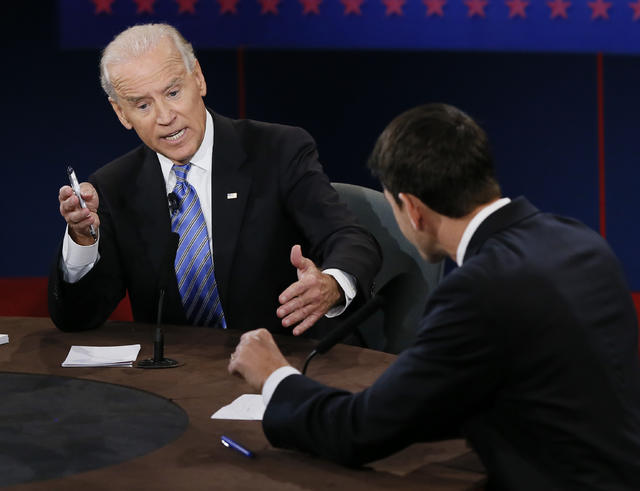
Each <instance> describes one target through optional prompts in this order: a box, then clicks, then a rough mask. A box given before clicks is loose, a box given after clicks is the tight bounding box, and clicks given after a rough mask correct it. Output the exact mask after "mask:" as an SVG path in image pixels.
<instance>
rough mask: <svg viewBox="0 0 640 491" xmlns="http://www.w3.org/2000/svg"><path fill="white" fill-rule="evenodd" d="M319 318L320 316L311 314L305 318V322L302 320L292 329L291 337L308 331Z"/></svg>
mask: <svg viewBox="0 0 640 491" xmlns="http://www.w3.org/2000/svg"><path fill="white" fill-rule="evenodd" d="M320 317H322V314H311V315H309V316H307V318H306V319H305V320H303V321H302V322H301V323H300V324H298V325H297V326H296V327H295V328H294V329H293V331H292V332H293V335H294V336H299V335H300V334H302V333H303V332H305V331H306V330H307V329H309V328H310V327H313V325H314V324H315V323H316V322H318V320H319V319H320Z"/></svg>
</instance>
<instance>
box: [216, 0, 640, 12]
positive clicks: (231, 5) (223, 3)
mask: <svg viewBox="0 0 640 491" xmlns="http://www.w3.org/2000/svg"><path fill="white" fill-rule="evenodd" d="M217 1H218V4H220V14H237V13H238V9H237V8H236V7H237V5H238V1H239V0H217ZM639 1H640V0H639Z"/></svg>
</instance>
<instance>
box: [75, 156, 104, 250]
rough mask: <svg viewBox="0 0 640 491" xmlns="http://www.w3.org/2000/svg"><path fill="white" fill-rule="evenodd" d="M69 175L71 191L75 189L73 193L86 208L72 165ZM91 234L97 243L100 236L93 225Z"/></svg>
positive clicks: (82, 206) (90, 226) (90, 228)
mask: <svg viewBox="0 0 640 491" xmlns="http://www.w3.org/2000/svg"><path fill="white" fill-rule="evenodd" d="M67 174H68V175H69V183H70V184H71V189H73V192H74V193H75V195H76V196H77V197H78V201H79V202H80V207H81V208H86V207H87V204H86V203H85V202H84V200H83V199H82V195H81V194H80V184H79V183H78V178H77V177H76V173H75V172H74V171H73V167H71V166H70V165H69V166H67ZM89 232H90V233H91V237H93V240H95V241H97V240H98V234H96V229H95V228H93V224H91V225H89Z"/></svg>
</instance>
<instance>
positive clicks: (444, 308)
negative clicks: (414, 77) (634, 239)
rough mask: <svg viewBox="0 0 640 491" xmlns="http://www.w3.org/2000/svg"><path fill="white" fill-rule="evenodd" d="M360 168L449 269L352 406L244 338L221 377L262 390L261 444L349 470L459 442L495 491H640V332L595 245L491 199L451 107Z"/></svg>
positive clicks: (421, 113)
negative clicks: (415, 326) (416, 447)
mask: <svg viewBox="0 0 640 491" xmlns="http://www.w3.org/2000/svg"><path fill="white" fill-rule="evenodd" d="M370 167H371V169H372V171H373V172H374V174H376V175H377V176H378V177H379V179H380V181H381V182H382V185H383V186H384V189H385V196H386V197H387V199H388V201H389V203H390V204H391V207H392V209H393V212H394V214H395V217H396V220H397V222H398V224H399V226H400V229H401V230H402V232H403V234H404V235H405V236H406V237H407V238H408V239H409V240H410V241H411V242H412V243H413V244H414V245H415V246H416V248H417V249H418V250H419V251H420V253H421V255H422V256H423V257H424V258H425V259H428V260H437V259H440V258H442V257H444V256H448V257H450V258H451V259H453V260H454V261H456V262H457V263H458V265H459V266H460V267H459V268H457V269H455V270H454V271H452V272H451V273H450V274H449V275H447V276H446V277H445V279H444V280H443V281H442V282H441V284H440V285H439V286H438V288H437V289H436V290H435V291H434V292H433V294H432V296H431V297H430V298H429V301H428V304H427V309H426V313H425V316H424V318H423V319H422V322H421V324H420V326H419V330H418V332H417V338H416V340H415V343H414V344H413V346H411V347H410V348H408V349H407V350H405V351H404V352H403V353H402V354H401V355H400V356H399V357H398V359H397V360H396V362H395V363H394V364H393V365H392V366H391V367H389V369H388V370H387V371H386V372H385V373H383V374H382V376H381V377H380V378H379V379H378V380H377V381H376V382H375V383H374V384H373V385H372V386H371V387H370V388H368V389H366V390H364V391H362V392H360V393H357V394H352V393H348V392H346V391H341V390H337V389H333V388H329V387H326V386H323V385H322V384H319V383H317V382H314V381H313V380H311V379H309V378H307V377H304V376H302V375H300V374H298V373H296V371H295V370H294V369H293V368H292V367H290V366H288V363H287V361H286V360H285V359H284V358H283V356H282V355H281V354H280V352H279V350H278V349H277V347H276V345H275V343H274V342H273V338H272V337H271V335H270V334H269V333H267V332H265V331H262V330H258V331H253V332H249V333H245V334H244V335H243V337H242V339H241V341H240V343H239V345H238V347H237V348H236V351H235V352H234V353H233V354H232V358H231V361H230V363H229V371H230V372H232V373H237V374H239V375H241V376H243V377H244V378H245V379H246V380H247V381H248V382H249V383H250V384H251V385H252V386H253V387H255V388H258V389H261V390H262V391H263V396H264V398H265V401H266V403H267V407H266V411H265V415H264V421H263V427H264V431H265V433H266V435H267V437H268V438H269V440H270V441H271V443H273V444H274V445H275V446H280V447H289V448H295V449H299V450H303V451H307V452H311V453H315V454H319V455H321V456H323V457H326V458H329V459H333V460H336V461H338V462H342V463H345V464H350V465H354V464H361V463H364V462H368V461H371V460H375V459H378V458H381V457H384V456H386V455H388V454H391V453H393V452H395V451H397V450H399V449H401V448H403V447H406V446H407V445H410V444H411V443H414V442H420V441H428V440H437V439H443V438H448V437H452V436H455V435H459V434H462V435H464V436H465V437H466V438H467V439H468V440H469V441H470V442H471V444H472V445H473V447H474V448H475V450H476V451H477V452H478V454H479V456H480V457H481V459H482V461H483V462H484V464H485V466H486V468H487V470H488V473H489V488H490V489H513V490H527V489H531V490H543V489H544V490H550V489H558V490H567V489H576V490H585V489H601V490H632V489H633V490H637V489H640V364H639V361H638V354H637V346H638V337H637V322H636V316H635V311H634V308H633V305H632V302H631V299H630V295H629V292H628V289H627V285H626V283H625V279H624V276H623V273H622V271H621V268H620V265H619V263H618V261H617V259H616V258H615V256H614V254H613V253H612V251H611V250H610V249H609V247H608V246H607V244H606V242H605V241H604V240H603V239H602V238H601V237H600V236H599V235H597V234H596V233H595V232H593V231H592V230H590V229H588V228H587V227H586V226H584V225H582V224H581V223H579V222H577V221H575V220H572V219H569V218H563V217H558V216H554V215H550V214H545V213H541V212H540V211H538V210H537V209H536V208H535V207H534V206H533V205H531V204H530V203H529V202H528V201H527V200H526V199H524V198H518V199H515V200H513V201H510V200H509V199H507V198H501V194H500V188H499V186H498V183H497V181H496V179H495V177H494V169H493V164H492V159H491V157H490V153H489V149H488V143H487V138H486V135H485V133H484V131H483V130H482V129H481V128H479V127H478V126H477V125H476V124H475V122H474V121H473V120H472V119H471V118H469V117H468V116H467V115H466V114H464V113H463V112H461V111H459V110H458V109H456V108H453V107H451V106H447V105H442V104H430V105H425V106H421V107H417V108H415V109H412V110H410V111H407V112H406V113H404V114H402V115H400V116H398V117H397V118H396V119H395V120H393V121H392V122H391V123H390V125H389V126H388V127H387V128H386V129H385V130H384V132H383V133H382V135H381V136H380V138H379V139H378V141H377V143H376V146H375V148H374V150H373V154H372V156H371V159H370Z"/></svg>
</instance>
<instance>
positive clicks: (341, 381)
mask: <svg viewBox="0 0 640 491" xmlns="http://www.w3.org/2000/svg"><path fill="white" fill-rule="evenodd" d="M154 330H155V326H151V325H142V324H135V323H124V322H110V323H107V324H106V325H105V326H103V327H102V328H100V329H97V330H94V331H85V332H79V333H64V332H61V331H59V330H57V329H56V328H55V327H54V325H53V324H52V323H51V321H50V320H49V319H46V318H19V317H0V333H6V334H9V338H10V342H9V344H7V345H0V372H19V373H34V374H50V375H60V376H66V377H75V378H80V379H86V380H95V381H101V382H107V383H113V384H120V385H124V386H127V387H131V388H136V389H141V390H144V391H148V392H151V393H153V394H156V395H159V396H161V397H164V398H167V399H170V400H172V401H173V402H175V403H176V404H178V405H179V406H180V407H181V408H182V409H184V410H185V411H186V413H187V415H188V417H189V423H188V426H187V429H186V431H185V432H184V433H183V434H182V435H181V436H180V437H179V438H177V439H176V440H174V441H173V442H171V443H170V444H168V445H165V446H164V447H162V448H159V449H157V450H155V451H152V452H151V453H148V454H146V455H143V456H141V457H138V458H134V459H131V460H128V461H126V462H123V463H120V464H116V465H111V466H108V467H103V468H99V469H94V470H91V471H87V472H81V473H78V474H73V475H70V476H65V477H62V478H57V479H49V480H46V481H39V482H38V481H32V482H28V483H23V484H18V485H14V486H9V487H6V488H3V489H11V490H47V491H51V490H65V491H66V490H87V489H90V490H91V491H99V490H112V489H119V490H124V489H126V490H133V489H151V488H154V489H178V490H183V489H185V490H200V489H203V490H204V489H251V490H255V489H260V490H278V491H281V490H306V489H367V490H376V489H389V490H402V489H417V488H420V489H430V490H463V489H482V482H483V481H484V474H483V473H482V468H481V467H480V466H479V465H478V462H477V459H476V458H475V454H473V452H471V451H470V450H469V448H468V447H467V446H466V444H465V442H464V441H462V440H450V441H445V442H437V443H431V444H419V445H413V446H411V447H409V448H408V449H405V450H404V451H402V452H400V453H398V454H395V455H394V456H391V457H389V458H386V459H383V460H379V461H377V462H374V463H372V464H370V465H368V466H366V467H363V468H360V469H350V468H345V467H342V466H339V465H337V464H333V463H331V462H327V461H324V460H321V459H318V458H315V457H312V456H308V455H304V454H301V453H296V452H291V451H286V450H280V449H275V448H273V447H272V446H271V445H269V443H268V441H267V439H266V438H265V436H264V434H263V432H262V427H261V423H260V422H259V421H231V420H212V419H210V416H211V414H212V413H213V412H215V411H216V410H217V409H219V408H220V407H222V406H224V405H226V404H228V403H230V402H231V401H233V400H234V399H235V398H236V397H238V396H240V395H241V394H243V393H246V392H249V391H250V389H249V387H248V386H247V385H246V384H245V382H244V381H243V380H241V379H239V378H237V377H233V376H230V375H228V373H227V362H228V359H229V355H230V354H231V352H232V351H233V349H234V348H235V346H236V344H237V342H238V339H239V337H240V333H239V332H235V331H232V330H228V331H223V330H217V329H207V328H194V327H185V326H164V333H165V341H166V345H165V356H167V357H169V358H174V359H177V360H178V361H180V362H183V363H184V365H183V366H181V367H178V368H173V369H162V370H141V369H136V368H62V367H61V363H62V361H63V360H64V359H65V357H66V355H67V353H68V351H69V348H70V347H71V345H97V346H110V345H124V344H135V343H140V344H141V345H142V350H141V352H140V355H139V357H138V359H139V360H140V359H143V358H149V357H151V356H152V355H153V345H152V338H153V333H154ZM276 341H277V342H278V344H279V346H280V347H281V349H282V351H283V353H284V355H285V356H286V357H287V358H288V359H289V361H290V362H291V363H292V364H293V365H294V366H297V367H301V366H302V363H303V360H304V358H305V356H306V355H307V354H308V353H309V351H310V350H311V348H312V347H313V345H314V343H313V342H312V341H310V340H307V339H301V338H294V337H289V336H283V337H278V338H276ZM394 359H395V356H394V355H390V354H387V353H382V352H378V351H373V350H367V349H362V348H356V347H353V346H346V345H338V346H336V347H335V348H334V349H333V350H331V351H330V352H329V353H327V354H325V355H321V356H317V357H316V358H314V360H313V361H312V362H311V364H310V366H309V369H308V371H307V375H309V376H311V377H313V378H315V379H317V380H319V381H321V382H324V383H327V384H331V385H334V386H337V387H341V388H344V389H348V390H351V391H357V390H361V389H363V388H365V387H366V386H368V385H369V384H371V383H372V382H373V381H374V380H375V379H376V378H377V377H378V376H379V374H380V373H381V372H382V371H383V370H384V369H385V368H386V367H387V366H388V365H389V364H391V363H392V362H393V360H394ZM1 391H2V388H1V387H0V404H1V403H2V402H1ZM425 423H426V422H425ZM222 434H227V435H229V436H232V437H234V438H235V439H236V440H237V441H239V442H242V443H243V444H244V445H245V446H246V447H248V448H250V449H251V450H253V451H254V452H255V453H256V458H255V459H247V458H246V457H244V456H242V455H241V454H239V453H238V452H234V451H231V450H229V449H227V448H225V447H224V446H222V445H221V443H220V436H221V435H222ZM0 444H1V443H0ZM0 458H1V454H0Z"/></svg>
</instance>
